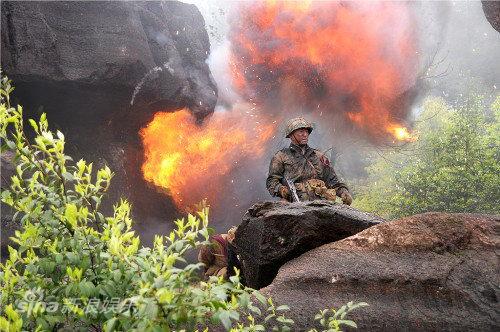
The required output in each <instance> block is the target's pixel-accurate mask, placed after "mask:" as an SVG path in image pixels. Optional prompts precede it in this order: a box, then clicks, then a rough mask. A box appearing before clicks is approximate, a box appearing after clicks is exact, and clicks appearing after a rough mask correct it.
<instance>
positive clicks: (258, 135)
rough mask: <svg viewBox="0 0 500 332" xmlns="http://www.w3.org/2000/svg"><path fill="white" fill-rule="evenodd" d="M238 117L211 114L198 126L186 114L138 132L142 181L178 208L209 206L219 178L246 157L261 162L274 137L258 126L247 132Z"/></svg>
mask: <svg viewBox="0 0 500 332" xmlns="http://www.w3.org/2000/svg"><path fill="white" fill-rule="evenodd" d="M241 113H242V112H234V113H232V114H229V113H215V114H214V115H213V116H212V117H211V118H210V119H207V120H206V121H205V123H204V124H203V125H202V126H199V125H197V124H196V121H195V118H194V117H193V116H192V115H191V113H190V112H189V111H188V110H187V109H182V110H178V111H176V112H173V113H171V112H158V113H156V114H155V115H154V118H153V120H152V121H151V122H150V123H149V124H148V125H147V126H146V127H144V128H143V129H141V131H140V136H141V138H142V142H143V145H144V151H145V160H144V163H143V165H142V172H143V174H144V178H145V179H146V180H147V181H149V182H152V183H154V184H155V185H156V186H158V187H161V188H164V189H166V190H167V191H168V192H169V194H170V195H171V196H172V198H173V200H174V201H175V203H176V205H177V206H178V207H180V208H183V209H184V208H188V207H190V206H192V205H194V204H196V203H198V202H200V201H201V200H202V199H207V200H208V202H213V201H214V200H215V198H216V196H217V195H218V194H219V193H220V192H221V190H223V186H221V183H220V180H221V178H222V177H223V176H224V175H226V174H228V173H229V172H230V171H231V170H232V169H233V168H234V166H235V165H237V163H238V162H242V161H243V160H242V159H244V158H245V157H250V158H252V157H253V158H258V157H260V156H261V155H262V153H263V152H264V146H265V144H264V143H265V142H266V141H267V140H268V139H269V138H270V137H271V136H272V134H273V132H274V127H273V126H272V125H260V123H259V121H258V120H257V121H256V120H254V121H252V123H253V124H254V126H250V127H249V126H248V124H245V123H248V122H249V121H248V119H245V117H244V116H243V115H242V114H241ZM245 114H246V113H245ZM250 115H252V114H250ZM243 119H244V120H246V121H245V122H244V121H243ZM256 122H257V123H256ZM242 157H243V158H242Z"/></svg>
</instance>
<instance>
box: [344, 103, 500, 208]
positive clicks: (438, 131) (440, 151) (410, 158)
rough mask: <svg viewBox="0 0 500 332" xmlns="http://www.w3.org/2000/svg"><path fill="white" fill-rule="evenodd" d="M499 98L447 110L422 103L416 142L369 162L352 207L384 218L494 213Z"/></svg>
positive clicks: (499, 202)
mask: <svg viewBox="0 0 500 332" xmlns="http://www.w3.org/2000/svg"><path fill="white" fill-rule="evenodd" d="M499 120H500V97H498V98H497V99H496V100H495V102H494V103H493V104H492V105H491V107H490V108H488V107H486V105H485V102H484V98H483V97H481V96H473V97H469V98H466V99H465V100H464V101H462V102H461V103H460V104H458V105H457V106H456V107H451V106H450V105H448V104H446V102H445V101H444V100H442V99H440V98H430V99H427V100H426V101H425V103H424V105H423V111H422V113H421V114H420V115H419V117H418V118H417V125H416V130H417V132H418V139H417V140H416V141H415V142H411V143H408V144H406V145H404V146H403V147H400V148H398V149H391V150H390V151H386V152H384V153H382V154H380V155H379V156H377V157H375V158H374V162H373V163H372V164H371V166H369V168H368V174H369V176H368V179H367V180H366V181H365V182H364V183H361V184H360V185H359V186H358V188H357V191H358V195H357V199H356V200H355V202H354V206H356V207H358V208H360V209H363V210H366V211H371V212H374V213H377V214H380V215H383V216H386V217H389V218H396V217H402V216H407V215H412V214H416V213H422V212H427V211H442V212H480V213H498V212H499V211H500V208H499V206H500V186H499V185H498V184H499V183H500V163H499V161H500V126H499Z"/></svg>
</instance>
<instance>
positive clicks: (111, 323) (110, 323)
mask: <svg viewBox="0 0 500 332" xmlns="http://www.w3.org/2000/svg"><path fill="white" fill-rule="evenodd" d="M117 322H118V319H117V318H116V317H113V318H111V319H109V320H107V321H106V322H105V323H104V326H103V327H104V332H111V331H114V330H115V326H116V323H117Z"/></svg>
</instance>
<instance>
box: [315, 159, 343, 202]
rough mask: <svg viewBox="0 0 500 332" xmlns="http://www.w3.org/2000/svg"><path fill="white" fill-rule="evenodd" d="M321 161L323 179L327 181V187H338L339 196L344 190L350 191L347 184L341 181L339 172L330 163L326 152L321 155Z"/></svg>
mask: <svg viewBox="0 0 500 332" xmlns="http://www.w3.org/2000/svg"><path fill="white" fill-rule="evenodd" d="M320 161H321V163H322V164H323V174H322V175H323V176H322V177H323V179H322V180H323V181H324V182H325V185H326V187H327V188H329V189H332V188H333V189H336V191H337V196H339V197H340V195H341V194H342V191H343V190H347V191H349V189H348V188H347V185H346V184H345V183H343V182H340V180H339V178H338V177H337V174H336V173H335V170H334V169H333V167H332V165H331V164H330V160H328V158H327V157H326V156H325V155H324V154H321V155H320Z"/></svg>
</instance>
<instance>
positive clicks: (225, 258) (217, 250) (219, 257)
mask: <svg viewBox="0 0 500 332" xmlns="http://www.w3.org/2000/svg"><path fill="white" fill-rule="evenodd" d="M235 234H236V227H231V228H230V229H229V230H228V232H227V234H216V235H214V236H212V237H211V238H210V242H211V244H209V245H203V246H201V248H200V251H199V252H198V261H199V262H200V263H203V265H204V266H205V271H204V276H205V278H206V279H208V278H209V277H210V276H216V277H220V276H222V277H223V278H224V279H226V280H228V279H229V277H231V276H233V275H235V270H234V268H237V269H238V270H240V271H241V270H242V266H241V263H240V261H239V258H238V255H237V253H236V247H235V246H234V244H233V241H234V237H235ZM240 282H241V283H242V284H245V279H244V277H243V274H241V275H240Z"/></svg>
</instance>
